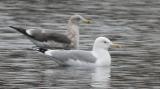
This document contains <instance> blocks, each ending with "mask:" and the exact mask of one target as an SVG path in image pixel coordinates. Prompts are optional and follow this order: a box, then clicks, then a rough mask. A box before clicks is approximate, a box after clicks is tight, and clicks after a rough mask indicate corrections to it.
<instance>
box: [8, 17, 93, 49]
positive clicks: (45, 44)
mask: <svg viewBox="0 0 160 89" xmlns="http://www.w3.org/2000/svg"><path fill="white" fill-rule="evenodd" d="M81 20H82V21H83V22H85V23H90V21H89V20H87V19H85V18H83V17H82V16H80V15H73V16H71V18H70V19H69V21H68V30H67V32H66V34H60V33H56V32H54V31H53V30H50V31H48V30H43V29H24V28H20V27H15V26H10V27H11V28H13V29H15V30H17V31H19V32H20V33H22V34H24V35H25V36H27V37H28V38H29V39H30V40H31V41H32V42H33V43H34V44H35V45H36V46H38V47H41V48H47V49H78V47H79V27H78V22H79V21H81Z"/></svg>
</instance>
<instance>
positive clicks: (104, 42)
mask: <svg viewBox="0 0 160 89" xmlns="http://www.w3.org/2000/svg"><path fill="white" fill-rule="evenodd" d="M111 45H112V42H111V41H110V40H109V39H108V38H106V37H98V38H96V40H95V42H94V45H93V50H96V49H104V50H108V48H109V47H110V46H111Z"/></svg>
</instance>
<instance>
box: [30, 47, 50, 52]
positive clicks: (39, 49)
mask: <svg viewBox="0 0 160 89" xmlns="http://www.w3.org/2000/svg"><path fill="white" fill-rule="evenodd" d="M33 50H36V51H39V52H41V53H45V52H46V51H47V50H48V49H46V48H41V47H34V48H33Z"/></svg>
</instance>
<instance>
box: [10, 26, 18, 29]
mask: <svg viewBox="0 0 160 89" xmlns="http://www.w3.org/2000/svg"><path fill="white" fill-rule="evenodd" d="M9 27H10V28H13V29H18V27H14V26H9Z"/></svg>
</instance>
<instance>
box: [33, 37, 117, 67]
mask: <svg viewBox="0 0 160 89" xmlns="http://www.w3.org/2000/svg"><path fill="white" fill-rule="evenodd" d="M110 46H112V47H120V46H119V45H118V44H114V43H113V42H111V41H110V40H109V39H108V38H106V37H98V38H96V40H95V42H94V44H93V48H92V50H91V51H85V50H51V49H44V48H36V50H37V51H39V52H41V53H43V54H44V55H46V56H48V57H50V58H51V59H53V61H55V62H57V63H58V64H59V65H61V66H66V65H69V66H109V65H110V64H111V56H110V53H109V52H108V49H109V48H110Z"/></svg>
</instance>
